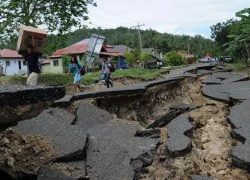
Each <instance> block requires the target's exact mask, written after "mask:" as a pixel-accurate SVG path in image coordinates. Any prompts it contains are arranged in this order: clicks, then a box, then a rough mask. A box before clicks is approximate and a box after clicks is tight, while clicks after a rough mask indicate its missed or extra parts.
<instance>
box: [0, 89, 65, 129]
mask: <svg viewBox="0 0 250 180" xmlns="http://www.w3.org/2000/svg"><path fill="white" fill-rule="evenodd" d="M64 95H65V88H64V87H43V86H35V87H34V86H25V85H1V87H0V107H1V109H2V110H3V111H1V112H0V117H1V119H0V125H6V126H9V125H10V124H12V123H17V122H18V121H21V120H24V119H27V118H31V117H34V116H36V115H37V114H39V113H40V112H41V111H42V110H43V108H45V107H47V106H49V105H50V104H51V103H52V102H53V101H54V100H56V99H60V98H62V97H63V96H64Z"/></svg>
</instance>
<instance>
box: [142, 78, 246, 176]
mask: <svg viewBox="0 0 250 180" xmlns="http://www.w3.org/2000/svg"><path fill="white" fill-rule="evenodd" d="M204 78H205V77H203V78H200V79H198V80H196V81H189V80H185V81H184V82H183V83H182V85H181V86H180V88H179V90H177V92H176V94H177V96H176V97H175V98H174V99H175V101H176V102H184V103H194V104H196V105H199V106H201V108H199V109H196V110H193V111H191V112H190V113H189V114H190V117H191V118H192V120H193V121H192V124H193V127H194V131H193V137H192V146H193V148H192V152H191V153H189V154H187V155H186V156H184V157H177V158H171V157H169V156H168V154H167V153H166V148H165V142H166V140H167V135H166V134H167V128H162V133H161V142H162V145H161V146H160V147H159V149H158V151H157V155H156V156H155V159H154V162H153V164H152V165H151V166H150V167H148V173H146V174H143V175H142V176H141V179H189V177H190V175H196V174H198V175H203V176H212V177H214V178H215V179H219V180H224V179H225V180H226V179H242V180H243V179H250V174H249V173H248V172H246V171H244V170H242V169H239V168H235V167H234V166H233V165H232V162H231V161H232V159H231V157H230V151H231V148H232V146H234V145H235V144H236V143H238V142H236V140H234V139H232V138H231V136H230V132H231V131H232V128H231V127H230V125H229V124H228V122H227V115H228V114H229V110H228V109H229V107H228V105H227V104H224V103H221V102H217V101H214V100H210V99H208V98H206V97H204V96H203V95H202V94H201V87H202V85H201V80H202V79H204ZM176 141H178V139H176Z"/></svg>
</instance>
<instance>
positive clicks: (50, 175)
mask: <svg viewBox="0 0 250 180" xmlns="http://www.w3.org/2000/svg"><path fill="white" fill-rule="evenodd" d="M59 179H60V180H77V179H76V178H73V177H70V176H67V175H64V174H62V173H61V172H59V171H58V170H55V169H52V168H48V167H42V168H41V169H40V170H39V172H38V176H37V180H59Z"/></svg>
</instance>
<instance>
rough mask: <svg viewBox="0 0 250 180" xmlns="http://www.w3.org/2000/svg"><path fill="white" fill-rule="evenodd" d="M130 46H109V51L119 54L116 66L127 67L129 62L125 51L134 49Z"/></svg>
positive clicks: (118, 67) (116, 58)
mask: <svg viewBox="0 0 250 180" xmlns="http://www.w3.org/2000/svg"><path fill="white" fill-rule="evenodd" d="M132 50H133V49H131V48H130V47H128V46H125V45H114V46H108V47H107V51H108V52H109V53H117V56H116V57H115V60H116V62H117V63H116V68H117V69H127V68H128V63H127V62H126V58H125V53H126V52H129V51H132Z"/></svg>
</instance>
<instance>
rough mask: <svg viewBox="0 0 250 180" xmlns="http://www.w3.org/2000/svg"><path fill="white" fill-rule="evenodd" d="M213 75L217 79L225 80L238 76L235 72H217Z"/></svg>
mask: <svg viewBox="0 0 250 180" xmlns="http://www.w3.org/2000/svg"><path fill="white" fill-rule="evenodd" d="M212 75H213V76H214V77H216V78H217V79H221V80H225V79H229V78H230V77H232V76H233V75H236V73H235V72H215V73H213V74H212Z"/></svg>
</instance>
